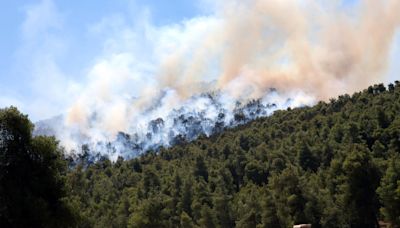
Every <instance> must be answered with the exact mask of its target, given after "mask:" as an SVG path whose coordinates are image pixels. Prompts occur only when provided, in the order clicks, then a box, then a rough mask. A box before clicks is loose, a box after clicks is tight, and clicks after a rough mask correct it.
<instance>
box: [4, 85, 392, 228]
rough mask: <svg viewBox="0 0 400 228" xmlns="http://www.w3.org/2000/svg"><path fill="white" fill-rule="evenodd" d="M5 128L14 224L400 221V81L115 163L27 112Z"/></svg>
mask: <svg viewBox="0 0 400 228" xmlns="http://www.w3.org/2000/svg"><path fill="white" fill-rule="evenodd" d="M0 127H1V129H0V134H1V136H0V137H2V138H1V140H0V149H1V153H0V169H1V170H0V180H1V185H0V220H1V221H0V222H1V224H0V226H1V225H3V226H4V227H63V226H64V227H184V228H186V227H283V228H286V227H291V226H292V225H293V224H301V223H310V224H313V227H377V226H378V221H386V222H390V223H391V224H392V225H393V226H394V227H399V225H400V83H399V82H396V83H395V84H390V85H389V86H388V87H387V88H386V87H385V86H384V85H383V84H379V85H374V86H370V87H369V88H367V89H365V90H364V91H362V92H357V93H354V94H353V95H347V94H346V95H342V96H339V97H338V98H337V99H331V100H330V101H329V103H326V102H319V103H318V104H317V105H315V106H313V107H303V108H296V109H288V110H284V111H276V112H275V113H274V114H273V115H272V116H270V117H265V118H259V119H257V120H254V121H251V122H249V123H247V124H245V125H243V126H239V127H236V128H233V129H229V130H226V131H224V132H222V133H219V134H215V135H212V136H211V137H209V138H207V137H200V138H199V139H197V140H195V141H193V142H190V143H183V144H181V145H177V146H174V147H172V148H169V149H160V150H159V151H157V152H153V151H149V152H147V153H145V154H144V155H142V156H140V157H137V158H135V159H131V160H123V159H122V158H119V159H118V160H117V161H116V162H114V163H113V162H111V161H110V160H109V159H107V158H106V157H102V158H100V159H99V160H98V161H96V162H94V163H93V162H91V161H88V160H87V159H85V156H81V157H80V159H79V160H71V159H69V158H68V157H66V156H65V155H63V153H62V149H60V148H59V147H58V146H57V142H56V140H55V139H54V138H49V137H34V138H32V136H31V133H30V132H31V130H32V124H31V123H30V122H29V120H28V119H27V117H26V116H24V115H22V114H20V113H19V112H18V110H16V109H15V108H7V109H1V110H0ZM3 226H1V227H3Z"/></svg>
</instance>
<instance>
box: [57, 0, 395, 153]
mask: <svg viewBox="0 0 400 228" xmlns="http://www.w3.org/2000/svg"><path fill="white" fill-rule="evenodd" d="M341 4H342V3H340V2H339V1H311V0H246V1H243V0H231V1H213V2H212V3H208V5H207V6H208V7H211V8H212V9H213V10H212V12H210V13H209V14H208V15H205V16H202V17H196V18H192V19H190V20H185V21H182V22H181V23H179V24H174V25H167V26H162V27H156V26H153V25H152V24H151V23H150V22H148V21H146V20H144V21H143V25H141V26H139V27H140V28H139V29H138V28H135V29H132V31H131V33H132V34H133V35H132V34H131V35H132V37H133V38H129V39H128V41H129V42H128V43H131V44H134V43H135V42H137V43H140V42H142V43H143V45H144V46H145V48H147V49H146V52H148V53H149V54H148V55H147V56H149V57H143V58H142V57H141V56H140V53H134V52H135V51H132V50H131V49H129V50H128V51H115V53H112V55H110V56H108V57H107V58H104V59H100V60H99V61H97V62H96V64H95V65H94V66H93V67H91V69H90V71H89V73H88V83H87V86H86V87H85V89H84V90H83V91H82V93H81V94H80V95H79V96H78V97H77V99H76V100H75V102H74V103H73V104H72V105H71V107H70V109H69V110H68V113H67V115H66V117H65V118H64V120H63V126H62V127H61V128H60V130H57V133H56V134H57V136H58V137H59V138H60V139H61V141H62V143H63V145H64V146H66V148H74V147H77V146H78V145H79V143H80V142H86V143H92V144H93V143H94V144H95V142H97V141H115V140H116V138H117V135H118V132H128V133H130V134H133V133H135V134H136V135H138V137H142V138H145V135H146V132H147V131H148V129H149V122H150V121H152V120H155V119H157V118H162V119H163V121H164V123H163V126H164V127H163V129H164V130H163V131H161V133H160V135H159V136H158V139H154V137H153V138H152V139H149V140H153V141H152V142H153V143H155V144H161V145H164V144H165V145H168V140H165V139H166V138H168V137H169V136H171V134H172V135H173V134H176V133H177V132H180V130H179V129H175V125H173V124H172V123H170V124H168V121H169V120H168V119H171V118H172V116H173V115H177V113H180V114H181V113H183V112H185V113H192V114H193V115H195V114H196V113H197V114H198V113H200V112H202V113H203V117H204V116H206V117H204V118H206V119H207V120H209V121H212V124H215V123H216V122H217V120H216V119H217V117H218V113H219V112H221V110H222V112H224V113H225V120H224V122H225V124H228V123H229V121H231V120H232V118H233V117H232V116H233V115H234V114H233V112H234V109H235V108H237V107H236V106H235V102H236V101H240V102H242V103H245V102H247V101H249V100H251V99H262V101H263V102H264V103H263V104H264V105H267V103H274V104H276V105H277V106H276V108H285V107H287V106H299V105H308V104H312V103H313V102H315V101H317V100H327V99H329V98H331V97H334V96H336V95H338V94H342V93H351V92H353V91H356V90H359V89H362V88H365V87H366V86H368V85H370V84H373V83H376V82H379V81H381V80H382V76H383V75H384V73H385V70H386V68H387V65H388V58H389V51H390V48H391V45H392V42H393V39H394V36H395V34H396V32H397V29H398V27H399V25H400V14H399V13H398V12H400V1H399V0H382V1H377V0H364V1H360V3H359V4H357V5H356V6H354V7H353V8H351V9H344V8H343V7H342V6H341ZM138 30H140V31H139V32H138ZM129 34H130V33H128V35H129ZM137 35H138V36H140V37H142V38H140V39H139V38H135V37H136V36H137ZM127 48H128V47H127ZM122 49H123V47H122ZM135 50H136V49H135ZM138 85H139V86H138ZM271 88H274V89H276V91H277V92H274V93H273V94H272V95H271V93H269V92H268V91H271V90H270V89H271ZM207 92H216V93H217V94H218V95H217V96H216V98H215V99H216V101H215V102H216V103H217V104H218V105H212V104H211V103H212V102H213V101H212V99H205V98H204V96H203V97H202V96H200V94H204V93H207ZM196 96H197V98H196ZM288 99H291V100H288ZM289 101H290V102H289ZM210 102H211V103H210ZM179 110H180V111H179ZM271 111H272V109H271ZM269 113H270V112H269ZM269 113H266V114H265V115H268V114H269ZM171 132H172V133H171ZM174 132H175V133H174ZM205 132H207V131H205Z"/></svg>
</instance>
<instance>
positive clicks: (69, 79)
mask: <svg viewBox="0 0 400 228" xmlns="http://www.w3.org/2000/svg"><path fill="white" fill-rule="evenodd" d="M206 2H207V0H192V1H189V0H169V1H167V0H115V1H111V0H84V1H70V0H23V1H22V0H13V1H11V0H9V1H7V0H2V1H0V107H4V106H9V105H14V106H17V107H18V108H19V109H21V110H22V111H23V112H25V113H28V114H29V115H30V117H31V118H32V119H33V120H39V119H43V118H48V117H51V116H53V115H56V114H60V113H63V112H64V111H65V109H66V107H68V106H69V105H70V103H71V102H73V98H74V96H76V94H77V93H79V92H80V91H82V90H84V89H85V86H84V85H85V81H86V80H88V79H87V74H88V72H89V71H91V70H92V69H91V68H92V66H93V65H94V64H95V63H96V62H98V61H101V59H103V58H104V57H105V56H113V55H114V54H115V53H124V52H137V53H136V56H139V57H140V56H142V57H143V58H151V55H147V53H146V52H147V51H149V52H150V51H151V50H150V49H147V46H146V45H148V44H147V43H146V42H145V41H143V42H140V41H141V38H140V37H139V38H137V39H133V40H136V41H137V42H138V43H136V44H134V43H132V44H131V43H128V44H123V45H122V44H121V42H124V40H125V41H127V42H128V41H131V40H132V39H131V37H132V36H146V32H147V31H136V30H140V29H143V28H142V27H141V26H137V25H138V24H141V23H151V27H152V28H155V29H157V28H160V27H166V26H179V24H180V23H182V22H184V21H185V20H188V19H190V18H193V17H199V16H201V15H206V14H207V13H208V12H209V11H208V9H207V6H208V4H207V3H206ZM222 2H223V1H222ZM356 4H357V0H347V1H344V2H343V7H344V9H345V10H346V9H351V7H354V5H356ZM132 31H133V32H132ZM138 34H139V35H138ZM115 37H120V38H119V39H115ZM121 37H122V38H121ZM124 37H126V39H124ZM399 40H400V39H399V36H397V39H396V40H395V42H394V43H393V46H392V54H391V56H392V57H391V66H390V68H389V72H388V73H387V74H388V77H387V81H386V82H390V81H393V80H395V79H399V78H400V67H399V65H400V64H398V63H397V62H396V61H397V60H398V59H400V46H399V42H398V41H399ZM153 48H154V47H153ZM143 62H146V61H143ZM148 62H149V63H151V62H152V61H150V60H149V61H148ZM151 67H152V66H143V68H144V69H145V68H151ZM132 89H134V88H132Z"/></svg>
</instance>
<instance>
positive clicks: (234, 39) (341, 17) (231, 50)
mask: <svg viewBox="0 0 400 228" xmlns="http://www.w3.org/2000/svg"><path fill="white" fill-rule="evenodd" d="M316 2H317V1H307V0H305V1H296V0H284V1H283V0H247V1H239V0H237V1H224V4H218V6H219V7H221V8H218V9H217V10H216V13H215V14H216V17H217V18H218V19H219V20H220V24H218V26H217V27H216V28H215V30H211V31H210V32H209V33H208V34H206V35H205V36H204V37H203V40H204V42H202V43H200V44H198V46H197V47H196V49H195V50H193V53H194V54H193V56H194V57H193V58H189V61H193V62H191V63H190V64H187V62H188V60H187V58H185V57H184V53H185V50H178V51H177V52H174V53H172V54H171V55H170V56H169V57H168V58H166V59H165V60H164V62H163V64H162V68H161V80H162V81H163V85H168V86H171V87H174V88H179V91H181V93H182V95H183V96H187V95H191V94H193V92H194V91H193V88H192V89H191V90H189V91H188V90H186V89H185V88H186V86H187V85H188V84H195V83H196V82H197V80H198V78H199V74H200V73H201V74H202V73H206V71H205V70H204V69H206V68H207V59H213V58H214V57H215V56H213V55H215V54H216V55H218V57H217V58H219V59H218V60H219V64H220V68H221V72H220V75H219V77H218V79H217V80H218V88H220V89H222V90H224V89H228V90H229V91H231V93H233V94H236V95H243V94H241V93H242V92H243V90H245V89H246V88H250V89H251V90H252V92H250V96H252V97H257V96H260V95H262V94H263V93H264V91H265V90H266V89H268V88H271V87H275V88H278V89H280V90H293V89H297V90H302V91H305V92H307V93H310V94H314V95H315V96H316V97H317V98H318V99H327V98H329V97H332V96H336V95H338V94H340V93H345V92H352V91H355V90H358V89H361V88H364V87H365V86H367V85H369V84H371V83H375V82H378V81H380V80H382V76H383V75H384V71H385V69H386V67H387V64H388V56H389V50H390V46H391V44H392V40H393V37H394V35H395V32H396V29H397V28H398V26H399V24H400V14H399V13H398V12H400V1H398V0H386V1H377V0H364V1H361V2H360V5H359V6H357V8H356V9H355V10H354V11H352V12H348V11H346V10H344V9H343V8H340V7H339V6H338V4H335V3H332V2H331V3H327V2H326V1H325V3H316ZM321 2H323V1H321ZM350 13H351V14H350ZM182 45H185V44H182ZM193 69H194V70H193ZM235 81H238V82H237V83H233V82H235ZM235 84H236V85H235Z"/></svg>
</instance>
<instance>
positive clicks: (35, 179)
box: [0, 107, 76, 227]
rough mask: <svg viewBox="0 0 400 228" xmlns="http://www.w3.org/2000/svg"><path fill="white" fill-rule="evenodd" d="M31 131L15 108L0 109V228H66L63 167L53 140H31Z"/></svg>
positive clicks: (70, 222)
mask: <svg viewBox="0 0 400 228" xmlns="http://www.w3.org/2000/svg"><path fill="white" fill-rule="evenodd" d="M32 129H33V124H32V123H31V122H30V121H29V119H28V117H27V116H25V115H22V114H21V113H20V112H19V111H18V110H17V109H16V108H14V107H11V108H6V109H0V133H1V135H0V137H1V141H0V143H1V145H0V226H1V227H69V226H71V225H73V224H74V223H75V219H76V215H74V214H73V212H72V211H71V205H69V204H67V201H66V199H65V198H64V197H65V196H66V192H65V189H64V181H65V172H66V168H67V163H66V161H65V159H64V158H63V156H62V151H60V149H59V148H58V144H57V141H56V140H55V139H54V138H52V137H43V136H40V137H33V138H32V135H31V132H32Z"/></svg>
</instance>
